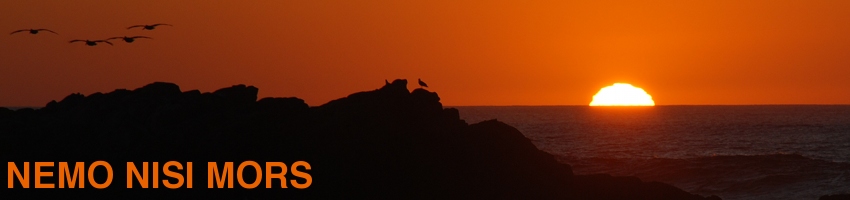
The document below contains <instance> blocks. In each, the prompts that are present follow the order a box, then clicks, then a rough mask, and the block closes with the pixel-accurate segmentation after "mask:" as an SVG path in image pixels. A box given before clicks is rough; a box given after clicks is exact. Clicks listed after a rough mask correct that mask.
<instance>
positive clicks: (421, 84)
mask: <svg viewBox="0 0 850 200" xmlns="http://www.w3.org/2000/svg"><path fill="white" fill-rule="evenodd" d="M419 87H420V88H421V87H428V84H425V82H422V79H421V78H420V79H419Z"/></svg>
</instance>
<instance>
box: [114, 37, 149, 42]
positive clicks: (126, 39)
mask: <svg viewBox="0 0 850 200" xmlns="http://www.w3.org/2000/svg"><path fill="white" fill-rule="evenodd" d="M136 38H147V39H153V38H150V37H147V36H133V37H127V36H124V37H111V38H109V39H106V41H109V40H114V39H122V40H124V42H127V43H133V42H134V41H136Z"/></svg>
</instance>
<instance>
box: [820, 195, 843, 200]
mask: <svg viewBox="0 0 850 200" xmlns="http://www.w3.org/2000/svg"><path fill="white" fill-rule="evenodd" d="M818 200H850V194H833V195H824V196H821V197H820V198H818Z"/></svg>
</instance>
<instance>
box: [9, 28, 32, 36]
mask: <svg viewBox="0 0 850 200" xmlns="http://www.w3.org/2000/svg"><path fill="white" fill-rule="evenodd" d="M23 31H28V30H27V29H21V30H17V31H13V32H12V33H9V35H11V34H15V33H18V32H23Z"/></svg>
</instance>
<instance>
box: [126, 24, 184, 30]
mask: <svg viewBox="0 0 850 200" xmlns="http://www.w3.org/2000/svg"><path fill="white" fill-rule="evenodd" d="M160 25H166V26H173V25H171V24H151V25H135V26H131V27H127V29H132V28H136V27H142V30H153V29H155V28H156V27H157V26H160Z"/></svg>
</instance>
